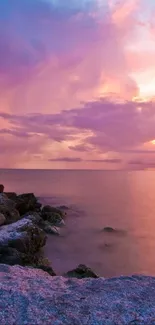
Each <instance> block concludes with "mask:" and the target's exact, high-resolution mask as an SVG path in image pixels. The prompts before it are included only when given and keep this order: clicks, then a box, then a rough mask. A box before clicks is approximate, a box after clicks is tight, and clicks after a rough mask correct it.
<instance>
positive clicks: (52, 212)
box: [41, 205, 64, 227]
mask: <svg viewBox="0 0 155 325" xmlns="http://www.w3.org/2000/svg"><path fill="white" fill-rule="evenodd" d="M63 216H64V214H63V212H62V211H61V210H59V209H57V208H54V207H51V206H49V205H47V206H44V207H43V209H42V211H41V217H42V218H43V219H44V220H46V221H48V222H49V223H50V224H51V225H54V226H57V227H60V226H62V225H64V222H63Z"/></svg>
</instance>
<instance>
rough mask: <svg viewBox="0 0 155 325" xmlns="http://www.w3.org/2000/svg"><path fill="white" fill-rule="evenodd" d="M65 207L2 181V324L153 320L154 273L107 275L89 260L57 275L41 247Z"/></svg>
mask: <svg viewBox="0 0 155 325" xmlns="http://www.w3.org/2000/svg"><path fill="white" fill-rule="evenodd" d="M67 210H68V208H67V207H66V206H60V207H58V208H55V207H53V206H49V205H42V204H41V203H40V202H39V201H38V199H37V198H36V197H35V195H34V194H33V193H25V194H20V195H17V194H16V193H7V192H4V186H3V185H0V292H1V298H0V302H1V306H2V308H1V306H0V324H2V325H8V324H9V325H15V324H16V325H30V324H33V325H42V324H43V325H48V324H49V325H51V324H55V325H57V324H59V325H61V324H62V325H63V324H66V325H67V324H68V325H73V324H74V325H89V324H90V325H131V324H132V325H133V324H135V325H155V306H154V301H155V277H151V276H142V275H133V276H132V275H131V276H120V277H115V278H109V279H105V278H103V277H99V276H98V275H97V274H95V273H94V272H93V270H91V269H90V268H88V267H87V266H85V265H78V266H77V268H75V269H73V270H71V271H68V272H66V274H62V275H61V276H57V275H56V273H55V271H54V270H53V268H52V266H51V265H50V263H49V261H48V259H47V258H46V257H45V256H44V254H43V253H42V250H43V247H44V246H45V244H46V241H47V240H48V239H47V236H53V240H54V236H58V235H59V228H60V227H62V226H63V227H64V226H65V218H66V213H67ZM106 230H107V229H106ZM108 231H109V229H108ZM110 231H111V229H110Z"/></svg>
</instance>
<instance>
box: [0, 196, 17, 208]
mask: <svg viewBox="0 0 155 325" xmlns="http://www.w3.org/2000/svg"><path fill="white" fill-rule="evenodd" d="M0 204H1V205H5V206H6V207H8V208H10V209H11V208H14V207H15V202H14V201H13V200H11V199H9V198H8V197H7V195H6V194H5V193H0Z"/></svg>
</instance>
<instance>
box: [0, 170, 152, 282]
mask: <svg viewBox="0 0 155 325" xmlns="http://www.w3.org/2000/svg"><path fill="white" fill-rule="evenodd" d="M0 183H3V184H4V185H5V190H6V191H15V192H17V193H23V192H34V193H35V194H36V195H37V196H38V197H41V200H42V202H45V203H48V204H49V203H50V204H54V205H59V204H65V205H68V206H69V207H70V210H69V213H68V217H67V218H66V227H65V228H64V229H61V236H60V237H56V236H50V237H49V239H48V243H47V246H46V248H45V253H46V255H47V256H48V257H49V259H50V260H51V262H52V266H53V268H54V269H55V271H56V272H57V274H61V273H63V272H65V271H67V270H70V269H72V268H74V267H75V266H77V265H78V264H79V263H84V264H86V265H88V266H90V267H92V268H93V269H94V271H96V272H97V273H98V274H99V275H102V276H106V277H109V276H118V275H122V274H124V275H125V274H131V273H132V274H133V273H143V274H150V275H155V173H154V172H152V171H147V172H146V171H134V172H123V171H120V172H119V171H116V172H115V171H82V170H81V171H80V170H79V171H69V170H66V171H65V170H53V171H52V170H51V171H49V170H47V171H45V170H1V171H0ZM106 226H111V227H114V228H117V229H118V230H121V231H120V232H118V233H114V234H112V233H104V232H103V231H102V229H103V228H104V227H106Z"/></svg>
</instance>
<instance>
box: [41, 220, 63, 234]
mask: <svg viewBox="0 0 155 325" xmlns="http://www.w3.org/2000/svg"><path fill="white" fill-rule="evenodd" d="M43 230H44V231H45V232H46V233H47V234H53V235H58V236H59V235H60V233H59V229H58V228H57V227H55V226H51V225H50V223H49V222H48V221H45V222H44V226H43Z"/></svg>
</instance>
